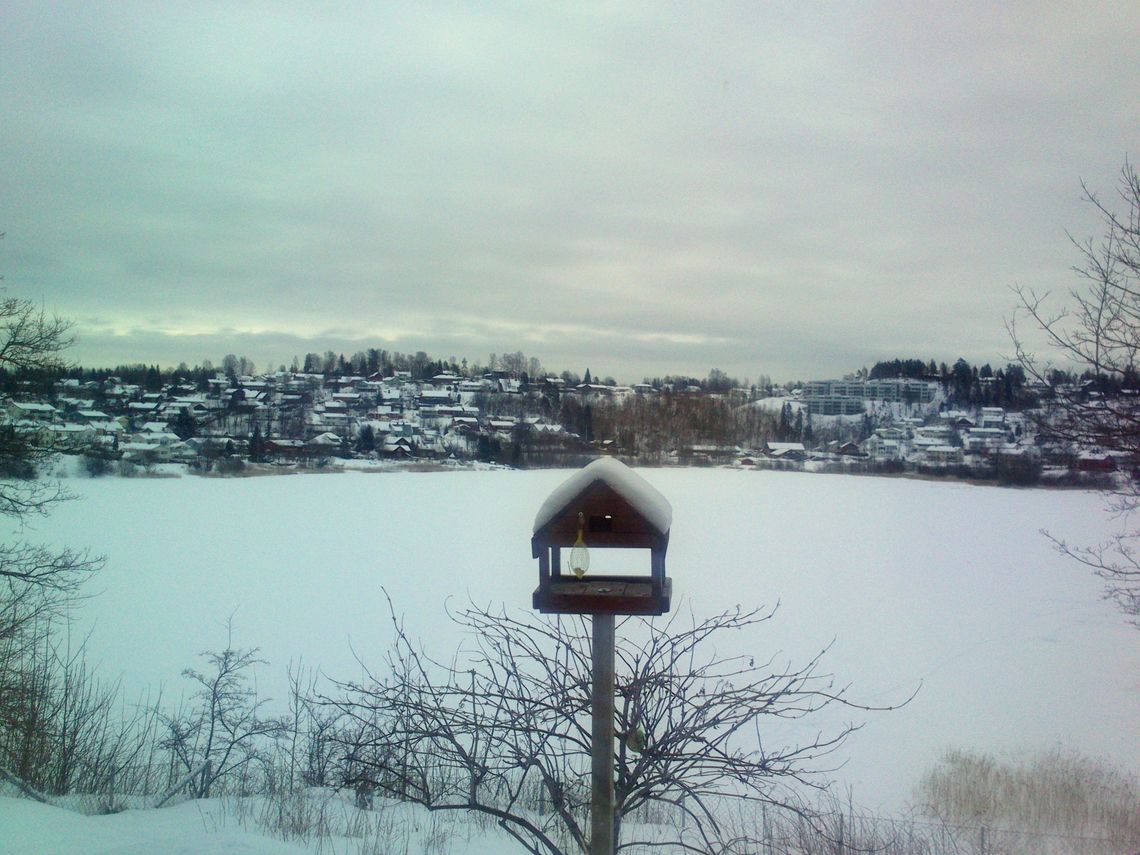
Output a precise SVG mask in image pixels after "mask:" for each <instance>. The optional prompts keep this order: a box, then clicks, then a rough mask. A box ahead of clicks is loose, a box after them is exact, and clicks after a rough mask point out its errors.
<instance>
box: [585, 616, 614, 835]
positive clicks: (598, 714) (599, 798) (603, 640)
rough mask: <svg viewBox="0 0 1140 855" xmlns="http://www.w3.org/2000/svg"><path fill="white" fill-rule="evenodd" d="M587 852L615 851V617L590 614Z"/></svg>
mask: <svg viewBox="0 0 1140 855" xmlns="http://www.w3.org/2000/svg"><path fill="white" fill-rule="evenodd" d="M592 622H593V648H592V650H591V652H590V664H591V667H592V668H593V680H592V686H591V696H590V855H613V852H614V843H615V841H614V616H613V615H594V616H593V621H592Z"/></svg>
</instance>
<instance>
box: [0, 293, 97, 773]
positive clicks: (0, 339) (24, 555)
mask: <svg viewBox="0 0 1140 855" xmlns="http://www.w3.org/2000/svg"><path fill="white" fill-rule="evenodd" d="M71 341H72V337H71V325H70V323H68V322H67V321H64V320H62V319H60V318H57V317H54V316H49V315H47V314H46V313H45V312H44V311H43V310H42V309H40V308H38V307H37V306H36V305H35V304H34V303H31V302H30V301H27V300H19V299H15V298H11V297H7V298H4V299H0V375H3V376H4V377H6V378H10V379H19V380H23V379H32V380H37V381H46V380H49V379H51V377H53V376H54V375H55V374H57V373H58V372H59V371H60V370H61V369H62V368H63V367H64V363H63V360H62V357H61V355H60V354H61V351H62V350H63V349H65V348H66V347H67V346H68V345H70V344H71ZM56 450H57V448H56V445H55V443H54V442H53V441H52V439H51V437H50V435H49V434H48V433H47V432H46V431H43V430H40V429H38V428H36V427H34V426H33V427H28V426H26V425H23V424H20V423H19V422H18V421H17V420H12V419H9V420H8V421H7V422H6V423H3V424H0V515H3V516H6V517H8V518H10V519H14V520H16V521H18V522H22V521H24V520H25V519H27V518H28V517H30V516H35V515H38V514H46V513H47V512H48V511H49V510H50V509H51V508H52V507H53V506H54V505H55V503H56V502H59V501H62V500H63V499H66V498H68V496H67V493H66V491H65V490H63V488H62V487H61V486H60V485H59V484H58V483H55V482H51V481H46V480H43V479H42V478H41V477H40V473H39V468H40V466H41V464H42V463H43V462H44V461H45V460H46V459H47V458H48V457H50V456H51V455H52V454H54V453H55V452H56ZM101 563H102V562H101V560H100V559H98V558H94V557H92V556H91V555H89V554H88V553H86V552H82V551H77V550H72V549H62V550H58V549H51V548H48V547H44V546H40V545H37V544H33V543H28V542H27V541H25V540H23V539H22V538H19V537H18V538H16V539H14V540H11V541H9V542H6V543H4V544H0V744H2V746H3V748H2V749H0V765H5V766H8V767H10V768H15V769H18V770H20V772H21V773H22V774H25V775H27V774H31V773H32V772H37V774H38V771H42V770H36V769H33V765H35V762H38V761H36V758H42V757H45V756H49V755H51V756H54V757H57V758H58V756H62V755H60V754H59V752H60V751H62V750H64V749H66V748H67V746H65V745H64V744H63V743H62V742H61V741H59V740H56V741H55V742H52V743H51V744H50V745H47V746H46V747H45V745H46V743H45V742H44V741H43V740H29V739H24V738H20V733H21V730H23V731H29V728H30V727H31V725H29V722H33V723H34V722H39V721H41V720H42V715H43V713H44V710H46V709H49V708H51V706H52V705H53V704H55V705H58V703H67V704H73V703H74V702H75V701H76V698H75V692H71V693H70V694H69V689H68V687H69V686H71V685H72V684H73V683H74V680H72V679H71V676H72V675H73V674H74V673H76V669H75V668H74V663H73V662H69V663H67V665H68V667H62V665H61V663H60V661H59V658H58V656H57V655H56V650H57V649H58V648H57V647H56V646H55V645H53V644H52V643H51V642H50V636H51V633H52V628H53V625H54V622H55V621H56V619H57V618H58V617H59V616H60V614H61V612H62V611H63V609H64V608H65V607H66V606H67V604H69V603H71V602H73V601H74V600H75V598H76V597H77V596H79V593H80V586H81V585H82V582H83V580H84V579H85V578H86V577H87V576H89V575H90V574H91V572H93V571H94V570H96V569H97V568H98V567H99V566H100V565H101ZM59 681H63V683H62V684H60V682H59ZM81 682H83V683H86V681H81ZM84 691H86V688H84ZM31 729H37V730H38V727H31ZM71 732H72V733H74V732H75V729H74V728H72V729H71ZM34 761H35V762H34ZM54 785H56V786H58V781H56V782H54Z"/></svg>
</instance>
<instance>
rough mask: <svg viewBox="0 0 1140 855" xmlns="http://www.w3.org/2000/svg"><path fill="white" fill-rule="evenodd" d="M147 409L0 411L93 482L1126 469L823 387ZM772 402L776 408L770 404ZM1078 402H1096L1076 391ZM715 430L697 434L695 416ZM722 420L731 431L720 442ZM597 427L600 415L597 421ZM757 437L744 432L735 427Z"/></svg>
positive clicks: (212, 387)
mask: <svg viewBox="0 0 1140 855" xmlns="http://www.w3.org/2000/svg"><path fill="white" fill-rule="evenodd" d="M199 386H202V387H204V388H196V387H195V386H194V385H193V384H191V383H178V382H175V383H170V384H167V385H165V386H164V387H163V388H160V389H158V390H152V391H147V390H145V389H144V388H143V387H141V386H140V385H137V384H130V383H125V382H123V380H122V379H121V378H119V377H115V376H109V377H106V378H105V379H103V380H82V379H77V378H66V379H61V380H57V381H55V382H54V384H52V385H51V387H50V389H43V388H41V389H40V390H39V391H36V389H35V387H34V386H33V385H32V384H21V385H20V387H19V388H17V389H16V390H15V393H14V394H13V395H11V396H8V397H6V398H5V399H4V400H3V402H2V408H3V414H4V418H5V420H6V423H7V424H8V425H9V426H10V427H12V428H13V429H15V430H19V431H37V432H41V433H42V434H45V435H48V436H50V437H52V438H53V440H54V442H55V444H56V445H57V447H59V448H61V449H62V450H65V451H68V452H71V453H74V454H82V455H84V456H85V457H86V459H87V463H88V469H89V470H90V471H91V472H92V473H93V474H101V473H103V472H106V471H109V470H110V468H111V467H112V466H113V465H117V466H119V467H120V468H121V469H123V470H125V471H130V470H131V469H132V468H134V467H144V468H145V467H153V466H156V465H158V464H170V463H175V464H185V465H187V466H189V467H192V468H194V469H196V470H199V471H203V472H212V471H222V472H225V471H234V470H237V469H240V468H243V467H244V465H245V464H246V462H253V463H259V464H269V465H278V466H325V465H329V464H330V463H331V462H332V461H335V460H350V459H352V460H362V461H420V462H442V463H447V464H452V465H456V464H460V463H462V462H465V461H484V462H493V463H502V464H508V465H577V463H579V462H580V461H581V460H583V459H585V458H586V457H589V456H593V455H596V454H599V453H612V454H621V455H622V456H625V457H629V458H632V459H633V460H634V461H637V460H638V459H639V458H642V460H641V462H646V463H654V464H662V465H669V464H679V465H739V466H751V467H777V468H806V469H842V470H854V471H860V470H865V471H875V472H902V471H916V472H922V473H926V474H954V475H962V476H982V477H995V476H996V477H998V478H999V479H1000V478H1002V477H1005V478H1006V479H1007V480H1011V481H1014V482H1035V481H1037V480H1038V478H1039V476H1041V475H1042V473H1044V474H1045V475H1047V476H1049V475H1052V477H1054V478H1059V477H1062V476H1064V475H1073V474H1079V473H1094V474H1095V473H1106V472H1111V471H1113V470H1116V469H1120V468H1126V469H1129V470H1130V469H1131V468H1132V466H1131V462H1130V461H1122V460H1119V459H1118V458H1116V457H1114V456H1113V455H1111V454H1107V453H1103V452H1101V451H1099V450H1098V449H1097V448H1095V447H1092V446H1089V447H1074V446H1073V445H1072V444H1070V443H1064V442H1060V441H1057V440H1053V439H1051V438H1049V437H1048V436H1043V435H1042V434H1041V432H1040V431H1039V430H1037V429H1036V427H1035V424H1036V422H1038V421H1039V420H1037V419H1033V418H1030V417H1029V415H1027V413H1026V412H1016V411H1009V410H1007V409H1005V408H1003V407H997V406H974V407H960V406H955V405H953V402H952V401H950V400H948V395H947V393H946V389H945V387H944V386H943V384H941V383H939V382H938V381H937V380H933V379H909V378H902V377H900V378H890V379H882V378H880V379H871V380H866V379H846V380H828V381H812V382H809V383H805V384H802V385H801V386H799V387H797V388H794V389H791V390H778V391H779V394H765V392H763V391H759V390H757V389H756V388H755V387H752V388H751V389H742V388H735V389H729V390H727V391H719V392H708V391H706V390H705V389H703V388H702V387H701V386H699V385H695V384H688V385H682V386H677V385H674V384H670V383H656V384H650V383H642V384H637V385H633V386H623V385H617V384H600V383H592V382H589V383H577V384H573V385H571V384H568V383H567V382H566V380H565V379H563V378H561V377H544V378H541V379H539V380H537V381H532V380H530V379H529V378H527V376H526V374H525V372H524V373H523V374H522V376H518V375H517V374H514V373H511V372H505V371H494V372H488V373H486V374H484V375H482V376H479V377H464V376H461V375H459V374H456V373H453V372H444V373H440V374H436V375H434V376H432V377H430V378H424V379H413V376H412V372H410V371H393V372H391V373H390V374H389V375H387V376H379V374H375V375H372V376H367V377H366V376H361V375H352V374H341V375H332V376H330V375H327V374H324V373H317V372H312V373H302V372H295V371H279V372H276V373H268V374H260V375H236V374H228V375H227V374H225V373H220V372H219V373H217V374H216V375H215V376H213V377H212V378H208V379H206V380H205V382H204V383H202V384H199ZM765 391H769V390H765ZM1067 394H1074V395H1080V394H1095V393H1093V392H1087V391H1083V390H1082V389H1081V388H1080V387H1074V388H1073V389H1071V390H1069V392H1068V393H1067ZM646 407H650V408H653V407H655V408H656V409H648V410H646V412H648V413H650V416H649V418H653V415H652V414H653V413H655V412H664V411H665V410H668V411H670V412H673V413H676V412H677V411H678V408H679V407H683V408H688V409H687V410H684V412H688V413H695V414H698V415H690V416H688V417H687V418H688V421H690V422H694V423H696V424H697V425H698V426H697V427H696V428H694V429H693V430H692V431H672V432H671V433H672V435H673V437H674V439H675V441H674V442H671V443H670V442H668V441H667V440H665V441H662V442H660V443H659V444H658V446H655V448H657V451H658V453H656V454H654V455H646V454H642V453H639V449H644V448H645V444H644V442H639V441H638V440H637V439H636V438H635V439H631V438H630V430H632V429H631V428H620V427H618V426H617V424H618V422H619V421H620V419H615V418H612V417H611V419H610V420H609V422H608V424H609V425H610V432H612V434H613V435H608V434H609V432H607V430H606V427H605V425H606V424H607V421H606V419H605V418H602V417H601V416H602V414H604V413H609V414H611V416H614V414H617V415H619V416H620V415H621V414H623V413H625V412H626V411H630V412H632V411H634V410H637V409H638V408H641V409H642V410H645V408H646ZM710 407H716V408H719V411H720V413H721V416H720V419H719V422H718V424H719V427H711V426H710V427H707V428H705V429H702V427H701V426H700V425H701V424H703V423H705V422H707V421H708V420H707V419H706V418H705V417H704V416H701V415H699V414H700V413H701V412H702V408H704V409H705V410H707V409H708V408H710ZM725 413H727V414H728V416H727V418H728V419H729V421H730V422H731V423H730V424H728V426H727V427H726V426H725V424H724V422H725V418H726V417H725V415H724V414H725ZM595 414H597V415H595ZM744 422H747V423H748V425H750V428H749V429H747V430H742V429H734V425H737V426H739V425H741V424H743V423H744Z"/></svg>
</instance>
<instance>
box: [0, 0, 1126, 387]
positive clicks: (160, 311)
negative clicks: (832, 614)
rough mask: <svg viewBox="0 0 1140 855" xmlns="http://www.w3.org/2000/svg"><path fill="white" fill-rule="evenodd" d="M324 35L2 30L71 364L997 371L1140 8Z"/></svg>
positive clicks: (1103, 166) (545, 24) (3, 175)
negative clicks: (941, 365) (416, 354)
mask: <svg viewBox="0 0 1140 855" xmlns="http://www.w3.org/2000/svg"><path fill="white" fill-rule="evenodd" d="M326 7H328V8H326ZM332 7H334V4H325V3H313V4H303V3H293V2H290V3H280V2H273V3H264V4H255V3H218V4H212V3H203V2H200V0H196V2H193V3H179V2H161V3H160V2H150V3H131V2H114V3H90V2H82V3H75V4H71V3H46V2H12V0H0V18H2V20H3V25H2V27H0V99H2V103H3V118H2V120H0V154H2V157H3V164H4V168H3V170H2V171H0V231H4V232H6V237H5V239H4V241H3V242H2V243H0V272H2V273H3V275H4V277H5V280H6V285H7V289H8V294H9V295H11V296H18V297H27V298H31V299H34V300H36V301H42V303H43V304H44V306H45V307H46V308H47V309H48V310H49V311H55V312H58V313H60V314H62V315H65V316H67V317H70V318H72V319H73V320H75V321H76V324H77V331H78V333H79V337H80V338H79V342H78V343H77V345H76V346H75V348H74V349H73V352H72V354H71V356H72V357H73V358H74V359H76V360H78V361H80V362H82V363H83V364H85V365H104V366H110V365H114V364H117V363H122V362H146V363H159V364H162V365H175V364H177V363H178V362H180V361H183V360H185V361H186V362H188V363H191V364H193V363H195V362H200V361H202V360H203V359H210V360H212V361H214V362H215V363H219V362H220V361H221V359H222V356H223V355H225V354H226V353H235V354H237V355H247V356H249V357H250V358H251V359H253V360H254V361H255V362H256V363H257V364H258V366H259V367H276V366H277V365H278V364H281V363H284V364H288V363H289V362H290V361H291V360H292V358H293V356H294V355H299V356H301V357H302V358H303V356H304V354H305V353H306V352H309V351H316V352H324V351H325V350H335V351H337V352H344V353H346V355H351V353H352V352H353V351H356V350H363V349H366V348H368V347H385V348H388V349H390V350H402V351H416V350H425V351H427V352H429V353H430V354H432V355H433V356H437V357H449V356H452V355H454V356H456V357H460V358H462V357H467V358H468V359H470V360H472V361H479V362H486V360H487V355H488V353H490V352H505V351H516V350H522V351H523V352H525V353H526V354H527V355H528V356H536V357H538V358H539V359H540V360H541V361H542V362H543V364H544V365H546V366H547V367H548V368H551V369H554V370H562V369H564V368H569V369H571V370H574V371H576V372H578V373H582V372H584V370H585V369H586V368H587V367H589V368H590V369H591V370H592V372H593V373H594V374H598V375H603V376H604V375H613V376H614V377H616V378H617V379H619V380H621V381H626V382H632V381H635V380H640V379H641V378H642V377H643V376H646V375H650V376H652V375H663V374H666V373H689V374H696V375H701V376H703V375H705V374H707V373H708V371H709V369H711V368H714V367H716V368H720V369H722V370H725V371H727V372H729V373H730V374H734V375H736V376H738V377H740V378H742V379H743V378H745V377H749V378H752V379H755V378H756V377H757V376H758V375H760V374H768V375H771V376H772V377H773V378H774V379H777V380H787V379H794V378H802V379H807V378H812V377H815V378H823V377H832V376H838V375H841V374H843V373H845V372H848V371H851V370H853V369H856V368H858V367H860V366H864V365H867V366H869V365H871V364H873V363H874V362H875V361H876V360H878V359H883V358H892V357H913V356H917V357H924V358H934V359H936V360H939V361H943V360H945V361H947V362H952V361H953V360H954V359H955V358H957V357H958V356H964V357H966V358H967V359H969V360H971V361H977V362H984V361H991V362H995V363H996V362H998V361H1001V360H1002V359H1003V358H1004V357H1006V356H1008V355H1009V352H1010V350H1011V348H1010V345H1009V341H1008V336H1007V333H1006V331H1005V328H1004V326H1003V318H1004V317H1005V316H1007V315H1008V314H1009V313H1010V311H1011V309H1012V306H1013V303H1014V298H1013V295H1012V293H1011V292H1010V287H1011V286H1013V285H1018V284H1020V285H1030V286H1035V287H1039V288H1045V289H1054V290H1061V291H1063V290H1065V289H1066V288H1068V287H1070V286H1071V285H1073V284H1074V282H1075V280H1074V278H1073V276H1072V274H1071V273H1070V271H1069V268H1070V266H1071V265H1072V264H1074V263H1075V262H1076V260H1077V259H1076V256H1075V253H1074V251H1073V249H1072V247H1071V246H1070V245H1069V244H1068V243H1067V238H1066V232H1067V231H1068V232H1072V233H1073V234H1074V235H1078V236H1087V235H1091V234H1093V233H1095V232H1096V230H1097V222H1096V219H1095V217H1094V216H1093V212H1092V211H1091V210H1090V209H1089V206H1088V205H1087V204H1082V201H1081V188H1080V181H1081V180H1082V179H1084V180H1085V181H1086V182H1087V183H1088V184H1089V185H1090V186H1091V187H1092V188H1094V189H1096V190H1098V191H1101V192H1102V193H1104V194H1105V195H1106V196H1108V195H1111V193H1112V192H1113V187H1114V184H1115V181H1116V178H1117V176H1118V174H1119V170H1120V167H1121V166H1122V164H1123V162H1124V159H1125V157H1126V156H1131V157H1133V158H1140V4H1136V3H1128V2H1120V3H1109V4H1098V5H1093V4H1083V3H1069V2H1066V3H1060V2H1058V3H1044V2H1042V3H1008V2H1003V3H993V4H985V5H982V4H978V5H972V4H963V3H961V2H953V3H932V2H921V3H918V2H915V3H897V4H894V3H892V4H888V3H871V2H866V3H851V4H839V3H790V4H769V3H759V2H755V0H750V2H740V3H703V2H701V3H698V2H683V3H667V2H654V3H646V4H639V3H635V2H628V1H627V0H621V2H612V3H588V2H586V3H583V2H570V3H565V4H557V3H535V4H529V3H519V4H514V3H511V4H496V3H439V4H431V3H428V4H419V3H404V2H389V3H362V4H359V5H356V4H335V9H334V8H332Z"/></svg>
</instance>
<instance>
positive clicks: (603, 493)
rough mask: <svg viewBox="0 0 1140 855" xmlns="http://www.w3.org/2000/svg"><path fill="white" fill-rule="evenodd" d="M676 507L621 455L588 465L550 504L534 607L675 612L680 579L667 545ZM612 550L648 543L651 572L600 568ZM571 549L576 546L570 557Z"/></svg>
mask: <svg viewBox="0 0 1140 855" xmlns="http://www.w3.org/2000/svg"><path fill="white" fill-rule="evenodd" d="M672 520H673V509H672V508H671V507H670V505H669V502H668V500H667V499H666V498H665V497H664V496H662V495H661V493H659V492H658V491H657V490H656V489H654V487H653V486H651V485H650V484H649V483H648V482H647V481H646V480H645V479H644V478H642V477H641V476H640V475H638V474H636V473H635V472H634V471H633V470H632V469H630V468H629V467H628V466H626V465H625V464H624V463H621V462H620V461H618V460H615V459H613V458H608V457H607V458H601V459H598V460H595V461H594V462H593V463H590V464H589V465H588V466H585V467H584V468H582V469H581V470H579V471H578V472H577V473H575V474H574V475H573V476H572V477H570V478H569V479H568V480H567V481H565V482H564V483H563V484H562V485H561V486H560V487H558V489H556V490H555V491H554V492H553V493H551V494H550V497H549V498H548V499H547V500H546V502H545V503H543V505H542V508H541V509H540V510H539V512H538V515H537V516H536V517H535V520H534V535H533V537H531V541H530V543H531V553H532V555H533V557H534V558H537V559H538V588H537V589H536V590H535V592H534V597H533V603H534V607H535V608H536V609H538V610H539V611H540V612H543V613H544V614H591V615H602V614H610V615H659V614H664V613H665V612H667V611H669V600H670V596H671V594H672V582H671V580H670V579H669V578H668V577H666V575H665V550H666V549H667V548H668V546H669V527H670V525H671V523H672ZM609 549H641V550H646V551H647V553H648V556H647V557H648V558H649V562H648V565H649V573H648V574H647V575H641V576H613V575H608V576H607V575H597V574H595V573H591V572H589V568H590V564H591V553H594V555H593V562H592V563H593V564H594V566H595V567H598V565H599V564H600V563H604V561H603V560H600V559H604V556H603V555H601V554H598V553H602V552H604V551H605V550H609ZM563 550H568V554H567V555H566V556H565V557H566V558H567V560H566V562H565V563H564V562H563V557H564V556H563Z"/></svg>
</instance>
